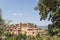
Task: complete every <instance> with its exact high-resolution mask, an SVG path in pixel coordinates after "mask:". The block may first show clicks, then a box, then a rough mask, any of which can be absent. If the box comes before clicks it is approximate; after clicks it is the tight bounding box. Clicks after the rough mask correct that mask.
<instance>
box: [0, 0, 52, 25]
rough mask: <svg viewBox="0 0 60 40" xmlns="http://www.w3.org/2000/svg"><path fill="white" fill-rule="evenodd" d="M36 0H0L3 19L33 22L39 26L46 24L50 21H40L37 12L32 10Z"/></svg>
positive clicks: (36, 2)
mask: <svg viewBox="0 0 60 40" xmlns="http://www.w3.org/2000/svg"><path fill="white" fill-rule="evenodd" d="M37 4H38V0H0V8H1V9H2V15H3V18H4V19H5V20H12V21H11V23H12V24H16V23H21V22H22V23H25V22H26V23H34V24H36V25H40V26H47V25H48V24H50V23H51V21H48V20H47V19H46V20H42V21H40V16H39V12H38V11H36V10H34V7H35V6H37Z"/></svg>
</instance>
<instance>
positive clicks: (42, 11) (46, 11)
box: [35, 0, 60, 36]
mask: <svg viewBox="0 0 60 40" xmlns="http://www.w3.org/2000/svg"><path fill="white" fill-rule="evenodd" d="M35 9H36V10H38V11H39V15H40V16H41V18H40V20H45V19H46V18H48V20H51V22H52V24H50V25H49V26H48V32H49V35H50V36H54V35H56V36H60V0H39V2H38V6H37V7H35Z"/></svg>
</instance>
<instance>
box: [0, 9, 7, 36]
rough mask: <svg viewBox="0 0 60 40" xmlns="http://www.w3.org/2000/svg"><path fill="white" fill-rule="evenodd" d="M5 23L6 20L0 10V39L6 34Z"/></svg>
mask: <svg viewBox="0 0 60 40" xmlns="http://www.w3.org/2000/svg"><path fill="white" fill-rule="evenodd" d="M5 26H6V25H5V21H4V19H3V18H2V11H1V9H0V37H1V36H2V35H3V33H4V29H5Z"/></svg>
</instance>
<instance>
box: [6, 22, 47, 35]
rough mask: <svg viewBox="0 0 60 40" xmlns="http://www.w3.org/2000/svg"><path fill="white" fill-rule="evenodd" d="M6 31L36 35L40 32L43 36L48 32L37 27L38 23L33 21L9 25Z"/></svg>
mask: <svg viewBox="0 0 60 40" xmlns="http://www.w3.org/2000/svg"><path fill="white" fill-rule="evenodd" d="M6 31H8V32H10V33H11V34H19V33H22V34H25V33H26V35H27V36H28V35H32V36H36V35H37V34H38V33H39V34H40V35H41V36H47V32H46V31H45V30H42V29H39V28H37V25H34V24H32V23H20V24H12V25H9V27H7V29H6Z"/></svg>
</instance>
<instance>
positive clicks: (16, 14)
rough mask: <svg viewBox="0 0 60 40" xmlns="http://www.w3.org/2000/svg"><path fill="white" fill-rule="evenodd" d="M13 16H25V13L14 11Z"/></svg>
mask: <svg viewBox="0 0 60 40" xmlns="http://www.w3.org/2000/svg"><path fill="white" fill-rule="evenodd" d="M12 15H13V16H23V13H13V14H12Z"/></svg>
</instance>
